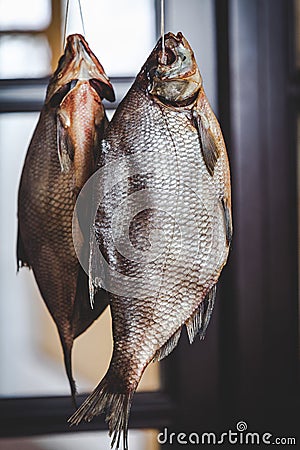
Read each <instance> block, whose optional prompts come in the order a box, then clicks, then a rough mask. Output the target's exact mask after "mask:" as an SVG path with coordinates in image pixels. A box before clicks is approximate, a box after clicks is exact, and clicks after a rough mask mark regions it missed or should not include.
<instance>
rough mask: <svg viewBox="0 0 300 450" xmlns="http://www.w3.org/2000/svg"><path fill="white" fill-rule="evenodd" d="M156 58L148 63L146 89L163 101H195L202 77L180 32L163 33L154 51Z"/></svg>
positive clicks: (180, 104) (182, 103) (179, 103)
mask: <svg viewBox="0 0 300 450" xmlns="http://www.w3.org/2000/svg"><path fill="white" fill-rule="evenodd" d="M154 54H155V57H156V58H155V60H153V59H152V60H151V62H150V67H148V78H149V79H150V82H151V83H150V86H149V90H148V91H149V93H150V94H152V95H153V96H156V97H158V98H159V99H160V100H161V101H164V102H165V103H170V104H171V105H173V106H176V105H178V106H182V105H184V104H189V103H192V102H194V101H195V98H196V97H197V93H198V92H199V90H200V88H201V86H202V78H201V75H200V72H199V69H198V66H197V63H196V60H195V56H194V53H193V51H192V49H191V47H190V45H189V43H188V41H187V40H186V39H185V37H184V36H183V34H182V33H180V32H179V33H177V35H175V34H173V33H167V34H166V35H165V46H164V52H163V51H162V39H160V40H159V41H158V44H157V46H156V48H155V51H154Z"/></svg>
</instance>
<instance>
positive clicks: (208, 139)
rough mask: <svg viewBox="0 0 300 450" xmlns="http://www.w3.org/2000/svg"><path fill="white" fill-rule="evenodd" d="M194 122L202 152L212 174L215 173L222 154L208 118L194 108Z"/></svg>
mask: <svg viewBox="0 0 300 450" xmlns="http://www.w3.org/2000/svg"><path fill="white" fill-rule="evenodd" d="M193 124H194V126H195V128H196V130H197V132H198V136H199V141H200V148H201V153H202V156H203V159H204V162H205V165H206V167H207V170H208V172H209V174H210V175H211V176H213V174H214V169H215V165H216V163H217V160H218V158H219V156H220V151H219V149H218V146H217V144H216V141H215V139H214V136H213V133H212V131H211V129H210V126H209V122H208V119H207V118H206V116H205V115H204V114H199V113H198V111H197V110H195V109H194V110H193Z"/></svg>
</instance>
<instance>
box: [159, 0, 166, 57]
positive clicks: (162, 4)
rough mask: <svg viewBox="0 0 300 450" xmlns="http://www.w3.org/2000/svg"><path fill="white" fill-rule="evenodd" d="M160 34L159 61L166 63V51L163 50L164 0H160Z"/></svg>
mask: <svg viewBox="0 0 300 450" xmlns="http://www.w3.org/2000/svg"><path fill="white" fill-rule="evenodd" d="M160 34H161V49H162V54H161V62H162V64H166V63H167V61H166V52H165V1H164V0H160Z"/></svg>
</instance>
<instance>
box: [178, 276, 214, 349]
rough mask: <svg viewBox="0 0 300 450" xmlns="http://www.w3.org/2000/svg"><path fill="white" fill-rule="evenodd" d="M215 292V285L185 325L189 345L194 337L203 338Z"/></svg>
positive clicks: (211, 310)
mask: <svg viewBox="0 0 300 450" xmlns="http://www.w3.org/2000/svg"><path fill="white" fill-rule="evenodd" d="M216 292H217V286H216V284H215V285H214V286H213V287H212V288H211V289H210V291H209V292H208V294H207V295H206V297H205V298H204V300H202V302H201V303H200V305H199V306H198V308H197V309H196V310H195V311H194V313H193V314H192V315H191V317H190V318H189V319H188V321H187V322H186V323H185V326H186V329H187V333H188V337H189V341H190V344H192V343H193V342H194V340H195V338H196V336H198V335H199V337H200V339H204V338H205V333H206V330H207V327H208V324H209V321H210V318H211V315H212V312H213V308H214V304H215V299H216Z"/></svg>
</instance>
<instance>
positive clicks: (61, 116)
mask: <svg viewBox="0 0 300 450" xmlns="http://www.w3.org/2000/svg"><path fill="white" fill-rule="evenodd" d="M69 128H70V118H69V116H68V115H67V113H66V112H65V111H64V110H61V109H60V110H59V111H58V112H57V115H56V138H57V153H58V159H59V163H60V167H61V171H62V172H68V171H69V170H70V168H71V166H72V162H73V160H74V148H73V145H72V143H71V139H70V136H69V132H68V130H69Z"/></svg>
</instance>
